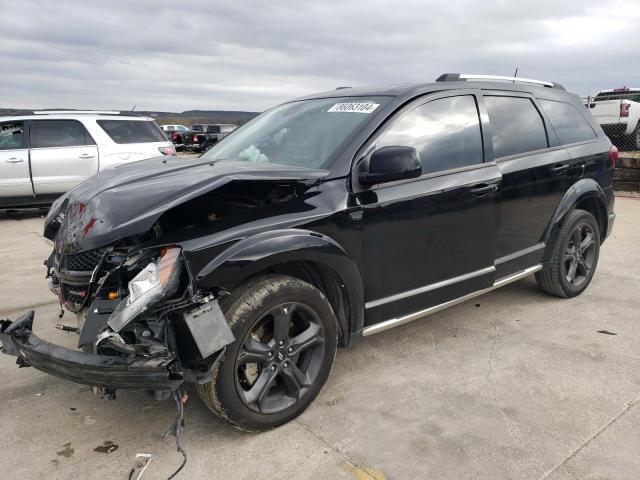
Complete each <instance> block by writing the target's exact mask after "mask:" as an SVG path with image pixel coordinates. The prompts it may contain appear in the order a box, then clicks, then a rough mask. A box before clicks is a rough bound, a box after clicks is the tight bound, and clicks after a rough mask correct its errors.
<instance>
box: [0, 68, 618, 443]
mask: <svg viewBox="0 0 640 480" xmlns="http://www.w3.org/2000/svg"><path fill="white" fill-rule="evenodd" d="M500 80H505V79H504V78H502V77H482V78H480V77H479V76H476V77H473V76H470V75H459V74H446V75H443V76H442V77H440V78H439V79H438V81H436V82H435V83H428V84H421V85H397V86H389V87H375V88H373V87H370V88H342V89H338V90H336V91H330V92H325V93H321V94H317V95H312V96H309V97H306V98H303V99H299V100H295V101H292V102H289V103H285V104H283V105H280V106H278V107H275V108H273V109H271V110H269V111H267V112H265V113H263V114H262V115H260V116H259V117H257V118H256V119H254V120H253V121H251V122H250V123H249V124H247V125H246V126H243V127H242V128H240V129H239V130H238V131H237V132H235V133H234V134H233V135H232V136H230V137H229V138H228V139H226V140H225V141H224V142H221V143H220V144H218V145H216V146H215V147H213V148H212V149H211V150H210V151H209V152H207V153H206V154H205V155H204V156H203V157H201V158H200V159H198V160H196V161H195V162H184V160H183V159H180V158H175V157H164V158H162V157H161V158H157V159H151V160H145V161H141V162H136V163H131V164H126V165H122V166H119V167H117V168H113V169H108V170H105V171H103V172H100V173H99V174H98V175H96V176H94V177H93V178H91V179H89V180H88V181H86V182H85V183H83V184H82V185H80V186H79V187H77V188H75V189H74V190H72V191H71V192H69V193H68V194H66V195H65V196H63V197H62V198H60V199H59V200H58V201H57V202H56V203H55V204H54V205H53V207H52V208H51V210H50V212H49V215H48V217H47V219H46V223H45V231H44V235H45V236H46V237H47V238H49V239H52V240H54V242H55V248H54V251H53V253H52V254H51V256H50V258H49V259H48V260H47V262H46V265H47V267H48V272H49V278H50V280H49V281H50V283H51V289H52V290H53V291H54V292H56V293H57V295H58V296H59V298H60V301H61V303H62V304H63V305H64V307H65V308H66V309H68V310H70V311H72V312H75V313H76V314H77V316H78V318H79V319H80V321H79V326H78V327H77V331H78V333H79V347H81V348H82V349H84V350H85V352H80V351H76V350H70V349H66V348H61V347H58V346H56V345H52V344H50V343H48V342H46V341H44V340H42V339H40V338H38V337H37V336H35V335H34V334H33V332H32V324H33V317H34V314H33V312H29V313H27V314H25V315H23V316H22V317H20V318H18V319H16V320H15V321H14V322H10V321H9V320H4V321H2V333H1V334H0V338H1V340H2V343H3V344H4V347H3V350H4V352H5V353H8V354H13V355H17V356H18V363H19V364H20V365H21V366H29V365H31V366H33V367H35V368H37V369H40V370H43V371H45V372H47V373H51V374H53V375H58V376H61V377H64V378H67V379H70V380H73V381H76V382H80V383H83V384H88V385H92V386H94V387H97V388H96V390H98V391H100V392H102V393H103V394H107V395H113V393H114V392H115V390H116V389H123V388H141V389H147V390H150V391H153V392H155V396H156V398H163V397H165V396H168V395H169V393H171V392H175V391H176V390H177V389H179V388H180V385H181V384H182V382H183V381H189V382H194V383H196V384H197V388H198V391H199V392H200V395H201V396H202V399H203V400H204V402H205V403H206V404H207V405H208V406H209V407H210V408H211V410H213V411H214V412H215V413H216V414H217V415H219V416H220V417H222V418H224V419H226V420H228V421H229V422H231V423H232V424H234V425H235V426H236V427H238V428H241V429H244V430H251V431H255V430H261V429H266V428H270V427H275V426H277V425H280V424H282V423H284V422H287V421H288V420H291V419H292V418H294V417H296V416H297V415H299V414H300V413H301V412H302V411H303V410H304V409H305V408H306V407H307V406H308V405H309V403H310V402H311V401H312V400H313V399H314V397H315V396H316V395H317V394H318V392H319V391H320V389H321V388H322V386H323V384H324V383H325V381H326V380H327V377H328V376H329V371H330V370H331V366H332V364H333V360H334V356H335V354H336V348H337V347H338V346H348V345H350V344H351V343H353V342H354V341H355V340H357V339H358V338H360V337H361V336H367V335H372V334H374V333H378V332H381V331H384V330H387V329H389V328H392V327H394V326H397V325H402V324H404V323H406V322H409V321H412V320H415V319H417V318H420V317H423V316H425V315H428V314H430V313H433V312H436V311H438V310H441V309H443V308H446V307H448V306H451V305H455V304H457V303H459V302H462V301H464V300H467V299H470V298H472V297H475V296H477V295H480V294H482V293H485V292H488V291H490V290H492V289H495V288H497V287H501V286H503V285H506V284H508V283H510V282H513V281H515V280H518V279H521V278H523V277H525V276H527V275H529V274H533V273H535V275H536V279H537V282H538V285H539V286H540V287H541V288H542V289H543V290H545V291H546V292H549V293H551V294H553V295H556V296H559V297H573V296H576V295H578V294H580V293H581V292H582V291H584V289H585V288H586V287H587V285H588V284H589V282H590V281H591V279H592V277H593V274H594V272H595V269H596V265H597V262H598V252H599V249H600V245H601V243H602V242H603V240H604V239H605V238H606V236H607V235H608V234H609V233H610V232H611V228H612V225H613V221H614V218H615V215H614V213H613V204H614V196H613V192H612V177H613V169H614V166H615V161H616V158H617V151H616V149H615V147H612V145H611V142H610V141H609V140H608V139H607V137H605V135H604V134H603V132H602V130H601V128H600V126H599V125H598V124H597V123H596V122H595V121H594V120H593V118H592V117H591V116H590V114H589V112H588V111H587V110H586V109H585V107H584V105H582V103H581V101H580V99H579V98H578V97H577V96H575V95H573V94H569V93H567V92H566V91H565V90H564V88H562V87H561V86H560V85H558V84H554V83H549V82H540V81H534V80H525V79H518V78H516V79H506V80H507V82H505V81H500ZM67 328H69V329H70V328H71V327H67ZM74 329H75V328H74ZM87 351H88V352H89V353H87Z"/></svg>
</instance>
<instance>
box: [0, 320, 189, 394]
mask: <svg viewBox="0 0 640 480" xmlns="http://www.w3.org/2000/svg"><path fill="white" fill-rule="evenodd" d="M33 318H34V312H33V311H31V312H29V313H26V314H24V315H22V316H21V317H19V318H18V319H17V320H16V321H14V322H9V321H8V320H3V321H2V324H1V325H0V341H1V342H2V352H3V353H5V354H7V355H14V356H17V357H18V360H17V362H16V363H17V364H18V365H19V366H21V367H29V366H31V367H34V368H36V369H38V370H40V371H42V372H45V373H48V374H51V375H55V376H57V377H61V378H65V379H67V380H71V381H73V382H76V383H81V384H84V385H91V386H94V387H103V388H105V389H106V390H118V389H121V388H125V389H145V390H172V389H175V388H177V387H178V386H179V385H180V384H181V383H182V382H183V380H184V378H183V374H182V371H180V370H179V368H178V367H177V362H176V360H175V358H173V357H172V356H162V357H154V358H148V357H143V356H135V357H115V356H105V355H95V354H92V353H84V352H79V351H76V350H71V349H69V348H66V347H61V346H59V345H55V344H52V343H49V342H47V341H44V340H42V339H40V338H39V337H37V336H36V335H34V333H33V330H32V329H33Z"/></svg>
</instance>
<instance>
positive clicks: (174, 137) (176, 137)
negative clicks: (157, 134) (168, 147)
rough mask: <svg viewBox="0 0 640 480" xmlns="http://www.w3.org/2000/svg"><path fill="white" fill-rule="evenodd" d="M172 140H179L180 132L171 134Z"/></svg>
mask: <svg viewBox="0 0 640 480" xmlns="http://www.w3.org/2000/svg"><path fill="white" fill-rule="evenodd" d="M171 138H173V139H174V140H177V139H178V132H173V133H172V134H171Z"/></svg>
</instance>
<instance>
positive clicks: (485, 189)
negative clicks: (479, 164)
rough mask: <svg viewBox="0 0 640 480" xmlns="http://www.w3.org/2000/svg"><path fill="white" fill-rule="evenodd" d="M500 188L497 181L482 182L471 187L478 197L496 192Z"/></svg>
mask: <svg viewBox="0 0 640 480" xmlns="http://www.w3.org/2000/svg"><path fill="white" fill-rule="evenodd" d="M496 190H498V185H496V184H495V183H493V184H491V185H487V184H486V183H481V184H479V185H477V186H475V187H473V188H472V189H471V193H472V194H473V195H475V196H476V197H483V196H485V195H486V194H488V193H491V192H495V191H496Z"/></svg>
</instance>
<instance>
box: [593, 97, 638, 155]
mask: <svg viewBox="0 0 640 480" xmlns="http://www.w3.org/2000/svg"><path fill="white" fill-rule="evenodd" d="M587 106H588V107H589V110H590V111H591V114H592V115H593V116H594V117H595V119H596V121H597V122H598V123H599V124H600V126H601V127H602V129H603V130H604V133H606V134H607V136H608V137H610V138H611V139H612V141H614V143H616V144H619V145H618V147H619V148H620V147H622V148H624V149H625V150H640V88H627V87H622V88H615V89H612V90H601V91H599V92H598V93H597V94H596V96H595V97H592V98H591V99H590V100H589V102H588V104H587Z"/></svg>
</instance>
